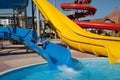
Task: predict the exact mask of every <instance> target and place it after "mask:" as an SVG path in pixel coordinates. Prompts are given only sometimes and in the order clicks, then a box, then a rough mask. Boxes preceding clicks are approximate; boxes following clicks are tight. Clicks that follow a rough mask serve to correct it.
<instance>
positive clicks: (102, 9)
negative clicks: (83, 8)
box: [0, 0, 120, 19]
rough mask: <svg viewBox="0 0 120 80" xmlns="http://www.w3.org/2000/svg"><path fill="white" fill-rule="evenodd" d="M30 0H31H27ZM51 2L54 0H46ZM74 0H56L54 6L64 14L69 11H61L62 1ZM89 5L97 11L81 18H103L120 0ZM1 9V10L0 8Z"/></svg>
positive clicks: (97, 1) (119, 5)
mask: <svg viewBox="0 0 120 80" xmlns="http://www.w3.org/2000/svg"><path fill="white" fill-rule="evenodd" d="M29 1H31V0H29ZM48 1H49V2H50V3H52V4H53V2H54V1H55V0H48ZM73 1H74V0H56V7H57V8H58V9H59V10H60V11H61V12H62V13H64V14H68V13H70V12H66V11H63V10H62V9H61V8H60V5H61V4H62V3H67V2H73ZM30 3H31V2H29V5H28V7H27V12H28V15H29V16H31V4H30ZM90 5H91V6H94V7H96V9H97V11H96V13H95V15H94V16H88V17H85V18H83V19H94V18H103V17H105V16H106V15H108V14H109V13H111V12H112V11H113V10H114V9H115V8H116V7H117V8H119V9H120V0H92V2H91V3H90ZM0 11H1V10H0ZM6 11H9V10H6Z"/></svg>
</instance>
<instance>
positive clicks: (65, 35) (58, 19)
mask: <svg viewBox="0 0 120 80" xmlns="http://www.w3.org/2000/svg"><path fill="white" fill-rule="evenodd" d="M33 1H34V3H35V4H36V6H37V7H38V8H39V10H40V12H41V13H42V15H43V16H44V18H45V19H46V20H47V21H48V23H49V24H50V26H51V27H52V28H53V29H54V30H55V31H56V33H57V35H58V36H59V37H60V38H61V39H62V40H63V41H64V42H65V43H67V44H68V45H70V46H72V47H74V48H76V49H78V50H80V51H81V52H90V53H94V54H95V55H97V56H99V55H104V56H108V57H109V61H110V63H118V62H120V38H119V37H108V36H101V35H97V34H93V33H90V32H87V31H85V30H84V29H82V28H80V27H79V26H78V25H76V24H75V23H74V22H73V21H71V20H70V19H69V18H67V17H66V16H65V15H64V14H63V13H61V12H60V11H59V10H58V9H56V8H55V7H54V6H53V5H52V4H50V3H49V2H48V1H47V0H33ZM61 57H62V56H61Z"/></svg>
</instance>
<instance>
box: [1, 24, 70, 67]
mask: <svg viewBox="0 0 120 80" xmlns="http://www.w3.org/2000/svg"><path fill="white" fill-rule="evenodd" d="M0 38H8V39H13V40H18V41H19V42H21V43H23V44H26V45H27V46H28V48H29V49H30V50H33V51H36V52H37V53H38V54H39V55H40V56H42V57H43V58H44V59H46V60H47V61H48V66H49V69H57V67H58V66H62V65H66V66H68V67H72V59H71V54H70V51H69V50H68V49H66V48H64V47H62V46H60V45H57V44H54V43H52V42H50V41H47V40H44V41H43V40H42V41H43V45H42V46H41V47H39V46H38V44H37V42H38V41H39V38H38V37H37V35H36V33H35V31H33V30H31V29H25V28H18V27H17V28H13V27H6V26H0ZM60 56H62V57H60Z"/></svg>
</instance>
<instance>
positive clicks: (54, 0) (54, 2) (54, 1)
mask: <svg viewBox="0 0 120 80" xmlns="http://www.w3.org/2000/svg"><path fill="white" fill-rule="evenodd" d="M53 4H54V6H55V7H56V0H53ZM56 38H57V35H56V33H55V39H56Z"/></svg>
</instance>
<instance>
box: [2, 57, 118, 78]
mask: <svg viewBox="0 0 120 80" xmlns="http://www.w3.org/2000/svg"><path fill="white" fill-rule="evenodd" d="M0 80H120V64H109V61H108V59H80V60H74V61H73V68H68V67H67V66H65V65H63V66H59V67H58V70H49V69H48V66H47V63H45V64H38V65H34V66H29V67H24V68H20V69H16V70H14V71H10V72H7V73H5V74H2V75H0Z"/></svg>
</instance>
